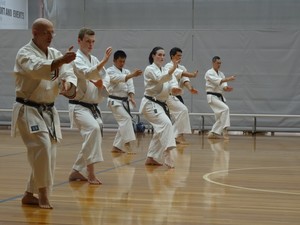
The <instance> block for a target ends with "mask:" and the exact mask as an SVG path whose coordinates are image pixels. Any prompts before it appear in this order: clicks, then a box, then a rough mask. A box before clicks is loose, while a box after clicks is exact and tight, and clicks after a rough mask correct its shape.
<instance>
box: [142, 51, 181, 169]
mask: <svg viewBox="0 0 300 225" xmlns="http://www.w3.org/2000/svg"><path fill="white" fill-rule="evenodd" d="M164 59H165V51H164V49H163V48H162V47H155V48H154V49H153V50H152V51H151V53H150V55H149V63H150V65H149V66H147V67H146V69H145V71H144V84H145V92H144V97H143V99H142V101H141V105H140V112H141V113H142V114H143V116H144V117H145V119H146V120H147V121H148V122H149V123H150V124H151V125H152V126H153V129H154V134H153V137H152V140H151V141H150V144H149V148H148V154H147V159H146V162H145V164H146V165H157V166H161V165H162V164H161V163H160V162H159V160H160V158H161V157H162V156H163V157H164V164H165V165H166V166H167V167H169V168H173V167H174V157H175V154H176V151H174V148H175V147H176V142H175V136H174V132H173V126H172V122H171V120H170V117H169V110H168V107H167V104H166V101H167V99H168V97H169V95H170V94H172V95H179V94H181V93H182V89H181V88H179V87H178V85H177V83H172V82H169V81H171V80H172V77H173V75H172V74H173V72H174V71H175V69H176V68H177V65H178V62H176V61H175V62H174V65H173V67H172V68H171V69H170V70H167V69H166V68H165V67H163V63H164Z"/></svg>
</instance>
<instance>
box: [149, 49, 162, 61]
mask: <svg viewBox="0 0 300 225" xmlns="http://www.w3.org/2000/svg"><path fill="white" fill-rule="evenodd" d="M158 50H164V49H163V48H162V47H160V46H157V47H154V48H153V49H152V51H151V52H150V54H149V63H150V64H152V63H153V55H155V54H156V53H157V51H158Z"/></svg>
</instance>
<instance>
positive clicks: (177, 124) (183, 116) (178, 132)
mask: <svg viewBox="0 0 300 225" xmlns="http://www.w3.org/2000/svg"><path fill="white" fill-rule="evenodd" d="M170 57H171V62H169V63H167V64H166V65H165V67H166V68H167V69H171V68H172V67H173V64H174V62H178V63H180V62H181V58H182V50H181V49H180V48H177V47H174V48H172V49H171V51H170ZM197 74H198V71H195V72H188V71H187V69H186V68H185V67H184V66H183V65H180V64H178V66H177V68H176V70H175V71H174V73H173V80H174V81H173V82H177V83H178V85H179V87H181V88H184V87H185V88H187V89H188V90H189V91H190V92H191V94H197V93H198V90H197V89H195V88H194V87H193V86H192V85H191V82H190V79H189V78H195V77H196V76H197ZM167 105H168V107H169V110H170V114H171V118H172V120H173V121H174V123H173V127H174V133H175V137H176V143H177V144H187V141H186V140H185V138H184V136H183V134H190V133H192V131H191V124H190V118H189V112H188V108H187V107H186V106H185V105H184V102H183V99H182V97H181V95H178V96H172V95H170V96H169V98H168V100H167Z"/></svg>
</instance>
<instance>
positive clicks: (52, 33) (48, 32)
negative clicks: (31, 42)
mask: <svg viewBox="0 0 300 225" xmlns="http://www.w3.org/2000/svg"><path fill="white" fill-rule="evenodd" d="M43 34H44V35H48V36H50V35H51V37H55V35H56V33H54V31H43Z"/></svg>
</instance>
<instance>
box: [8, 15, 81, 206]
mask: <svg viewBox="0 0 300 225" xmlns="http://www.w3.org/2000/svg"><path fill="white" fill-rule="evenodd" d="M32 35H33V38H32V40H31V41H30V42H29V43H28V44H27V45H25V46H24V47H22V48H21V49H20V50H19V51H18V53H17V56H16V62H15V66H14V75H15V78H16V83H15V84H16V103H15V104H14V107H13V116H12V129H11V130H12V136H15V134H16V129H17V128H18V129H19V131H20V134H21V137H22V139H23V142H24V144H25V145H26V148H27V159H28V162H29V164H30V167H31V170H32V171H31V175H30V177H29V180H28V183H27V189H26V191H25V194H24V196H23V198H22V203H23V204H29V205H39V207H40V208H43V209H52V205H51V204H50V202H49V194H50V192H51V190H52V187H53V178H54V168H55V160H56V145H57V141H60V140H61V138H62V136H61V130H60V122H59V116H58V113H57V111H56V109H55V107H54V101H55V98H56V97H57V95H58V94H59V92H61V94H63V95H65V96H67V97H69V98H72V97H74V96H75V94H76V84H77V79H76V76H75V75H74V73H73V69H72V66H71V65H70V64H68V63H70V62H71V61H73V60H74V59H75V57H76V54H75V52H72V51H71V49H72V47H71V48H70V49H69V51H68V52H67V53H65V54H64V55H63V54H61V53H60V52H59V51H58V50H56V49H54V48H51V47H49V46H50V44H51V41H52V39H53V36H54V28H53V24H52V23H51V22H50V21H49V20H47V19H43V18H39V19H37V20H35V21H34V22H33V24H32ZM59 84H62V85H59ZM34 194H38V198H36V197H35V196H34Z"/></svg>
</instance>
